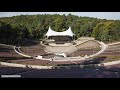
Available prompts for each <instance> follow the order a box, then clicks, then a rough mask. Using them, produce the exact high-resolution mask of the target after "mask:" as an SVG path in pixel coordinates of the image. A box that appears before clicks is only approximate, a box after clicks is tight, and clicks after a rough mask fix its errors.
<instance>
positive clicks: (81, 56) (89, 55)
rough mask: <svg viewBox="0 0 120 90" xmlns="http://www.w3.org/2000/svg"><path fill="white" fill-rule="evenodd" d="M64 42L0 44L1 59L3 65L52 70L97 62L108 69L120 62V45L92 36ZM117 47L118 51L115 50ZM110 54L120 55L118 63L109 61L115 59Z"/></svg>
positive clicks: (0, 62)
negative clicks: (20, 44)
mask: <svg viewBox="0 0 120 90" xmlns="http://www.w3.org/2000/svg"><path fill="white" fill-rule="evenodd" d="M49 29H50V28H49ZM68 31H70V28H69V29H68V30H67V31H66V32H67V33H68ZM49 33H50V32H49ZM64 33H65V32H64ZM64 33H62V34H64ZM56 34H58V33H56ZM68 38H69V37H68ZM56 39H58V38H56ZM60 39H61V38H60ZM30 42H32V43H35V42H34V41H28V42H27V43H26V44H29V43H30ZM63 42H64V43H63ZM63 42H62V43H61V42H58V41H57V43H56V42H54V40H52V39H50V40H48V41H47V42H45V41H44V40H42V41H38V43H37V44H35V45H30V46H27V45H25V46H12V45H5V44H0V47H1V50H2V51H0V57H1V58H2V60H1V61H0V64H1V65H7V66H12V67H23V68H26V67H27V68H28V67H29V68H36V69H52V68H54V67H56V66H59V65H86V64H94V63H95V64H97V65H98V66H100V65H103V64H104V65H106V66H107V65H113V64H118V63H120V62H119V56H120V50H119V49H120V48H119V45H120V43H119V42H118V43H113V44H105V43H103V42H101V41H97V40H95V39H94V38H92V37H81V38H78V39H77V40H75V39H72V40H71V41H63ZM114 45H115V46H114ZM115 48H116V50H118V52H117V51H115ZM111 50H112V52H111ZM110 53H112V55H114V54H115V55H117V56H118V61H117V62H116V61H115V62H113V63H111V62H110V60H111V59H113V58H111V59H110V57H108V56H109V54H110ZM113 53H114V54H113ZM110 55H111V54H110ZM109 62H110V63H109Z"/></svg>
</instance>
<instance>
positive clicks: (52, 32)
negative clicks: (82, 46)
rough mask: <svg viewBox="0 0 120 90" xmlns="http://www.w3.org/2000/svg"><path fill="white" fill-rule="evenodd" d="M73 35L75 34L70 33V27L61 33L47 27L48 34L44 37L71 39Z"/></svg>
mask: <svg viewBox="0 0 120 90" xmlns="http://www.w3.org/2000/svg"><path fill="white" fill-rule="evenodd" d="M74 35H75V34H74V33H73V32H72V30H71V27H69V29H68V30H66V31H63V32H56V31H54V30H52V29H51V28H50V27H49V29H48V32H47V33H46V35H45V36H47V37H49V36H71V37H73V36H74Z"/></svg>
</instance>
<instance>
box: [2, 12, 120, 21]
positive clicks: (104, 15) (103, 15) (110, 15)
mask: <svg viewBox="0 0 120 90" xmlns="http://www.w3.org/2000/svg"><path fill="white" fill-rule="evenodd" d="M69 13H71V14H72V15H78V16H87V17H95V18H100V19H109V20H118V19H119V20H120V12H0V17H11V16H16V15H21V14H23V15H26V14H28V15H34V14H60V15H62V14H66V15H68V14H69Z"/></svg>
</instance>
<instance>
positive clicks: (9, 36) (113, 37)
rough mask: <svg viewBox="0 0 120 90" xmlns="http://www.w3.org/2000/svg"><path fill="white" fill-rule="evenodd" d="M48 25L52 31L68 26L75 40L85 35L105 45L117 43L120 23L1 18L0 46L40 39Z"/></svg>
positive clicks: (76, 18) (48, 17)
mask: <svg viewBox="0 0 120 90" xmlns="http://www.w3.org/2000/svg"><path fill="white" fill-rule="evenodd" d="M49 26H50V27H51V28H52V29H53V30H55V31H64V30H67V29H68V27H69V26H71V28H72V31H73V32H74V33H75V35H76V38H78V37H81V36H87V37H95V38H96V39H97V40H100V41H104V42H114V41H120V20H106V19H97V18H90V17H79V16H74V15H71V14H69V15H58V14H55V15H49V14H45V15H20V16H13V17H2V18H0V43H6V44H18V43H20V44H21V43H23V42H24V41H25V40H35V39H37V40H39V39H42V38H43V36H44V34H45V33H46V32H47V30H48V27H49Z"/></svg>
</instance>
